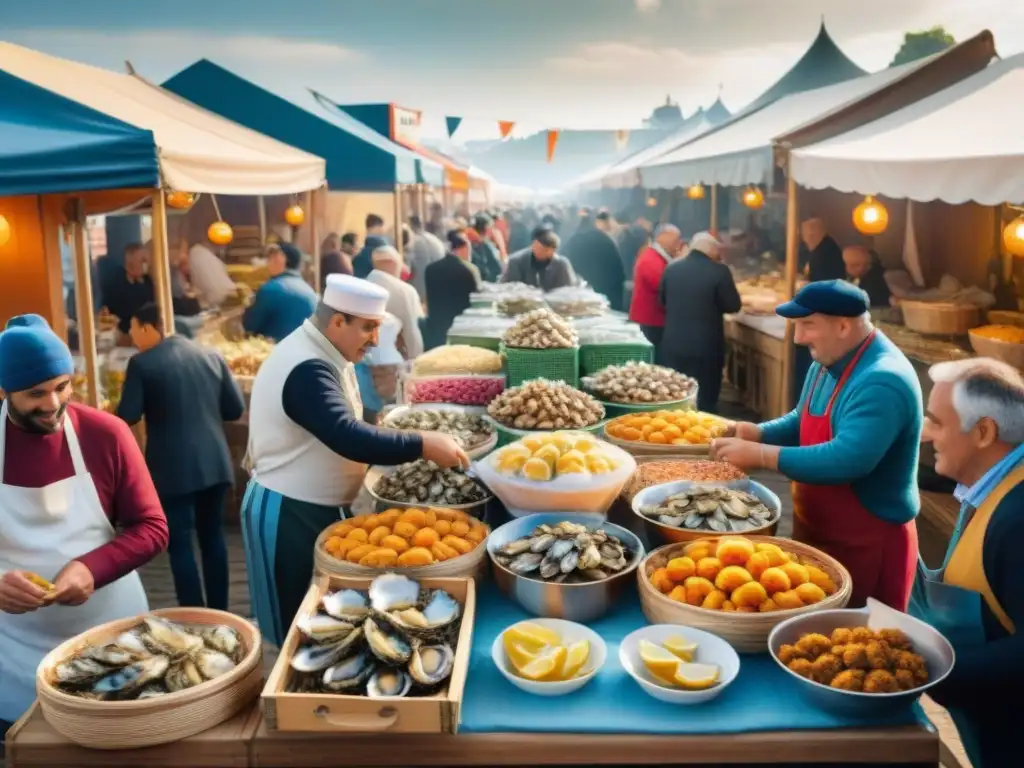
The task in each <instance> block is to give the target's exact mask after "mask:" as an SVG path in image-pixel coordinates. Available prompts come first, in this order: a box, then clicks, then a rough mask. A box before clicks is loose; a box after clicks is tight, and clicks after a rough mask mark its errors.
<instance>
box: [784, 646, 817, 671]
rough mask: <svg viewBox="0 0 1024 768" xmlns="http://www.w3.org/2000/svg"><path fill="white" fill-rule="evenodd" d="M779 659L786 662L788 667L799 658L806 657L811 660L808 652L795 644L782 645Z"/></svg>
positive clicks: (806, 659) (805, 658)
mask: <svg viewBox="0 0 1024 768" xmlns="http://www.w3.org/2000/svg"><path fill="white" fill-rule="evenodd" d="M778 657H779V661H781V662H782V663H783V664H785V665H786V666H787V667H788V666H789V665H790V664H791V663H792V662H794V661H796V660H798V659H804V660H805V661H810V658H808V656H807V654H806V653H804V652H803V651H802V650H800V649H799V648H797V647H796V646H795V645H783V646H780V648H779V652H778Z"/></svg>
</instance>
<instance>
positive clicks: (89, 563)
mask: <svg viewBox="0 0 1024 768" xmlns="http://www.w3.org/2000/svg"><path fill="white" fill-rule="evenodd" d="M66 418H70V419H71V423H72V424H73V425H74V427H75V433H76V434H77V435H78V442H79V443H80V444H81V446H82V456H83V458H84V459H85V466H86V469H88V470H89V473H90V474H91V475H92V481H93V483H95V485H96V492H97V493H98V494H99V497H100V503H101V504H102V505H103V510H104V511H105V512H106V513H107V517H109V518H110V523H111V525H113V526H114V528H116V529H119V530H118V532H117V535H116V536H115V537H114V538H113V539H112V540H111V541H110V542H109V543H108V544H104V545H103V546H101V547H98V548H97V549H94V550H93V551H92V552H89V553H87V554H85V555H82V556H81V557H79V558H77V559H78V560H79V562H81V563H83V564H84V565H85V566H86V567H87V568H88V569H89V570H90V571H91V572H92V576H93V579H94V580H95V582H96V588H97V589H99V588H100V587H103V586H106V585H107V584H110V583H111V582H114V581H117V580H118V579H120V578H121V577H122V576H125V575H127V574H129V573H131V572H132V571H135V570H137V569H139V568H141V567H142V566H143V565H145V564H146V563H148V562H149V561H150V560H152V559H153V558H154V557H156V556H157V555H158V554H160V553H161V552H163V551H164V550H165V549H166V548H167V518H166V517H164V510H163V508H162V507H161V506H160V500H159V499H158V498H157V495H156V488H154V487H153V480H152V479H151V478H150V476H149V470H148V469H147V468H146V460H145V459H144V458H143V456H142V451H140V450H139V446H138V443H136V442H135V437H134V436H133V435H132V432H131V430H130V429H129V428H128V425H127V424H125V423H124V422H123V421H121V420H120V419H119V418H117V417H116V416H114V415H112V414H109V413H107V412H105V411H98V410H96V409H95V408H89V407H88V406H85V405H79V404H78V403H70V404H69V405H68V410H67V416H66ZM6 428H7V448H6V453H7V456H6V460H5V467H4V483H5V484H6V485H15V486H19V487H22V488H42V487H43V486H45V485H49V484H50V483H56V482H58V481H60V480H64V479H66V478H68V477H71V476H72V475H73V474H74V473H75V468H74V465H73V463H72V461H71V451H70V450H69V449H68V444H67V441H66V440H65V439H64V433H63V432H57V433H55V434H52V435H37V434H33V433H30V432H26V431H25V430H23V429H20V428H19V427H16V426H15V425H14V424H13V423H12V422H11V420H10V419H8V420H7V425H6ZM50 575H52V574H50Z"/></svg>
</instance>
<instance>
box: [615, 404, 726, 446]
mask: <svg viewBox="0 0 1024 768" xmlns="http://www.w3.org/2000/svg"><path fill="white" fill-rule="evenodd" d="M728 427H729V422H728V421H726V420H725V419H723V418H721V417H719V416H715V415H714V414H713V413H702V412H700V411H686V410H672V411H645V412H643V413H638V414H628V415H626V416H619V417H618V418H616V419H612V420H611V421H609V422H608V424H607V425H606V426H605V428H604V431H605V433H606V434H607V435H608V436H609V437H614V438H615V439H617V440H624V441H626V442H630V443H647V444H650V445H710V443H711V441H712V440H714V439H715V438H716V437H721V436H722V435H724V434H725V431H726V429H728Z"/></svg>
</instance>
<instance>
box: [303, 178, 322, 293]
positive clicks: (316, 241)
mask: <svg viewBox="0 0 1024 768" xmlns="http://www.w3.org/2000/svg"><path fill="white" fill-rule="evenodd" d="M319 200H320V190H319V189H314V190H311V191H309V192H307V193H306V215H307V216H309V237H310V239H311V240H312V241H313V242H312V243H311V244H310V249H309V251H310V253H312V254H313V290H314V291H316V292H317V293H319V292H320V219H319V217H318V215H317V203H318V202H319Z"/></svg>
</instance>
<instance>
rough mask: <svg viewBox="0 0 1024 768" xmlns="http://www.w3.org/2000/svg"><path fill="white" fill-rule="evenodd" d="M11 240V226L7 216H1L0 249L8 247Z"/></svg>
mask: <svg viewBox="0 0 1024 768" xmlns="http://www.w3.org/2000/svg"><path fill="white" fill-rule="evenodd" d="M10 239H11V224H10V222H9V221H7V217H6V216H0V248H2V247H3V246H5V245H7V243H8V242H9V241H10Z"/></svg>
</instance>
